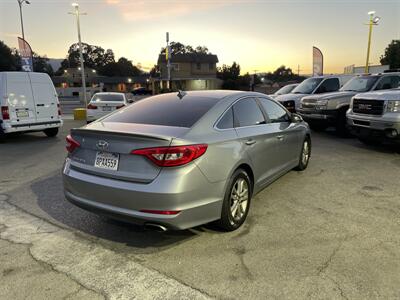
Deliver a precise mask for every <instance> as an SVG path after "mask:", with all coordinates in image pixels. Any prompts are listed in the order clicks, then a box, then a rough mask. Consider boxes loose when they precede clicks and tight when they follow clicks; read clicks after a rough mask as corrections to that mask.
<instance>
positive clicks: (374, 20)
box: [365, 11, 381, 73]
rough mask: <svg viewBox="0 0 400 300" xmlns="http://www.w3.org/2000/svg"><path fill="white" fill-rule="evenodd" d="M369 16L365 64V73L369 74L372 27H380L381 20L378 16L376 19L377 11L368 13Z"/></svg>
mask: <svg viewBox="0 0 400 300" xmlns="http://www.w3.org/2000/svg"><path fill="white" fill-rule="evenodd" d="M368 14H369V23H368V24H366V25H368V26H369V32H368V47H367V61H366V62H365V73H368V72H369V53H370V49H371V36H372V27H373V26H374V25H378V23H379V20H380V19H381V18H380V17H378V16H376V17H375V11H370V12H368Z"/></svg>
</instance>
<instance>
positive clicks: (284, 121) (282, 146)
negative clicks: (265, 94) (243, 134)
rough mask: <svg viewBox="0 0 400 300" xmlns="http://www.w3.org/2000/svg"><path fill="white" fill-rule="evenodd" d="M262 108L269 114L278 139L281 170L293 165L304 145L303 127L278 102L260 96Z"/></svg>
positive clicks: (271, 125) (278, 158) (278, 157)
mask: <svg viewBox="0 0 400 300" xmlns="http://www.w3.org/2000/svg"><path fill="white" fill-rule="evenodd" d="M258 100H259V101H260V103H261V106H262V108H263V109H264V111H265V113H266V114H267V116H268V119H269V121H270V123H269V124H268V126H270V127H271V128H272V129H271V131H273V132H275V134H276V137H277V140H278V142H279V143H278V146H277V147H278V155H277V157H276V159H277V162H279V168H280V170H283V169H286V168H288V167H290V166H291V165H293V162H294V161H298V160H299V155H300V148H301V145H302V142H303V141H302V136H301V133H302V131H301V128H299V127H298V126H297V124H296V123H292V122H291V118H290V116H289V114H288V112H287V111H286V110H285V109H284V108H283V107H282V106H281V105H280V104H278V103H277V102H275V101H273V100H270V99H267V98H262V97H261V98H259V99H258Z"/></svg>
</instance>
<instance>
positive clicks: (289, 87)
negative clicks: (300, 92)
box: [275, 84, 296, 95]
mask: <svg viewBox="0 0 400 300" xmlns="http://www.w3.org/2000/svg"><path fill="white" fill-rule="evenodd" d="M295 87H296V85H294V84H289V85H285V86H284V87H281V88H280V89H279V90H277V91H276V92H275V95H285V94H289V93H290V92H291V91H292V90H293V89H294V88H295Z"/></svg>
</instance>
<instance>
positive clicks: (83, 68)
mask: <svg viewBox="0 0 400 300" xmlns="http://www.w3.org/2000/svg"><path fill="white" fill-rule="evenodd" d="M72 6H73V7H74V8H75V11H74V12H70V13H69V14H71V15H75V16H76V27H77V29H78V42H79V57H80V61H81V72H82V90H83V101H84V102H85V108H86V107H87V98H86V79H85V67H84V64H83V53H82V40H81V25H80V21H79V16H80V15H86V13H80V12H79V4H78V3H72Z"/></svg>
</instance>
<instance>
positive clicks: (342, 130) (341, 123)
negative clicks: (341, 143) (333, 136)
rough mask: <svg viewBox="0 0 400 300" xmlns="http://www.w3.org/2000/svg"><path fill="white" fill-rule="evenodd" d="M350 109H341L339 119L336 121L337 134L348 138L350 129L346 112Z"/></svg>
mask: <svg viewBox="0 0 400 300" xmlns="http://www.w3.org/2000/svg"><path fill="white" fill-rule="evenodd" d="M347 109H348V107H344V108H341V109H340V110H339V112H338V118H337V121H336V132H337V133H338V134H339V135H340V136H342V137H347V136H349V135H350V131H349V128H348V127H347V118H346V111H347Z"/></svg>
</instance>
